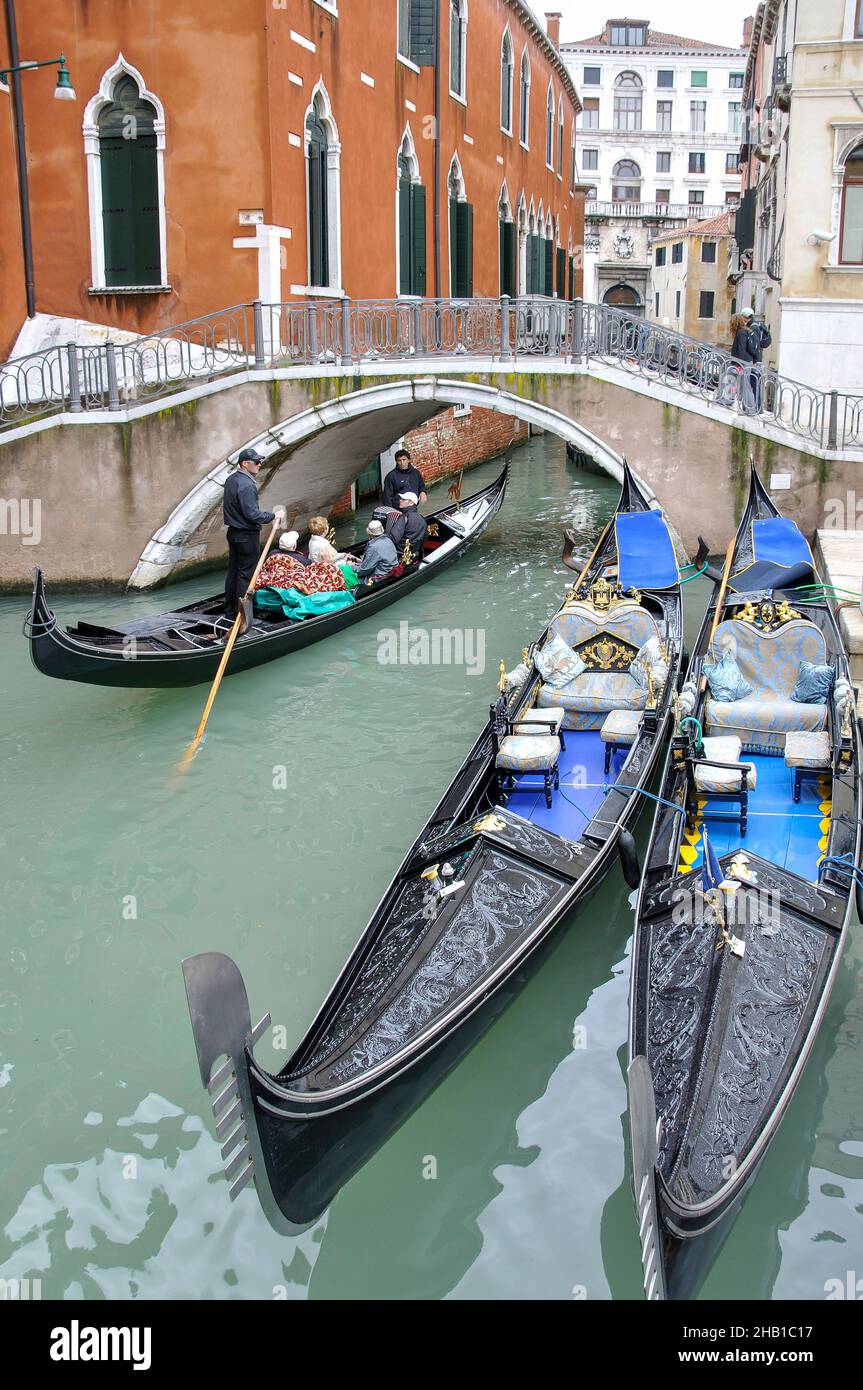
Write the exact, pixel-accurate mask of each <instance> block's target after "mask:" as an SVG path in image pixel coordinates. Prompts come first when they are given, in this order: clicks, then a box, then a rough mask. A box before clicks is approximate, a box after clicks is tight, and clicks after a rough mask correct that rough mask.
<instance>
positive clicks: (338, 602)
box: [255, 588, 355, 619]
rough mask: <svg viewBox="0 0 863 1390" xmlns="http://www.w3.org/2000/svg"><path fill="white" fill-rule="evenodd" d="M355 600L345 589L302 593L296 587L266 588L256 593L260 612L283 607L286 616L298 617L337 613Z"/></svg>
mask: <svg viewBox="0 0 863 1390" xmlns="http://www.w3.org/2000/svg"><path fill="white" fill-rule="evenodd" d="M354 601H355V600H354V596H353V594H348V593H345V592H344V590H340V591H339V592H338V593H335V594H301V593H298V591H297V590H296V589H273V588H264V589H259V590H258V592H257V593H256V594H255V608H256V609H257V610H258V611H259V612H265V611H266V610H267V609H269V610H271V611H272V610H273V609H281V611H282V612H283V613H284V615H285V617H286V618H296V619H301V618H319V617H320V616H321V614H323V613H336V612H337V611H338V610H339V609H340V608H350V606H351V604H352V603H354Z"/></svg>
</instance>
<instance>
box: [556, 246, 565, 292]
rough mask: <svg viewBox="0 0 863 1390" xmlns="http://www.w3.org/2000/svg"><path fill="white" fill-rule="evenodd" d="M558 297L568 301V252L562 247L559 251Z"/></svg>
mask: <svg viewBox="0 0 863 1390" xmlns="http://www.w3.org/2000/svg"><path fill="white" fill-rule="evenodd" d="M557 297H558V299H566V252H565V251H564V249H563V247H562V246H559V247H558V250H557Z"/></svg>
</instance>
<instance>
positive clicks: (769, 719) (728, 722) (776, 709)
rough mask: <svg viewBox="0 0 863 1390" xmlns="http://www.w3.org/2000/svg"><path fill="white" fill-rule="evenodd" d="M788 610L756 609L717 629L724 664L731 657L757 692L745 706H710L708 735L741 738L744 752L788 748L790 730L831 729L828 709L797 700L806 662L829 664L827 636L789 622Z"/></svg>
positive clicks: (777, 607)
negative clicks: (795, 691) (785, 613)
mask: <svg viewBox="0 0 863 1390" xmlns="http://www.w3.org/2000/svg"><path fill="white" fill-rule="evenodd" d="M781 610H782V605H781V604H780V605H777V604H773V603H767V604H762V605H761V608H760V610H759V612H758V613H757V614H756V613H755V610H754V609H753V608H752V606H751V605H750V606H749V607H748V608H747V609H744V610H743V612H745V613H746V614H747V617H745V618H743V619H741V618H740V617H737V618H728V619H726V620H725V621H724V622H721V623H720V624H719V626H718V627H717V629H716V634H715V637H714V642H713V651H714V654H715V656H716V657H717V658H718V657H719V656H721V654H722V653H723V651H726V650H728V651H730V652H731V653H732V655H733V656H734V658H735V660H736V661H737V665H738V666H739V668H740V673H741V675H742V676H743V678H744V680H746V681H748V683H749V684H750V685H751V686H752V691H751V693H750V694H749V695H746V696H745V697H744V698H743V699H741V700H733V701H727V700H726V701H723V700H714V699H713V698H712V697H711V696H709V695H708V698H707V700H706V701H705V705H704V733H705V735H729V734H730V735H736V736H737V737H738V738H739V739H740V740H741V743H742V744H743V746H744V747H756V748H759V749H764V750H767V749H775V750H776V751H777V752H778V751H781V750H782V749H783V748H784V746H785V735H786V733H788V732H789V731H790V730H800V731H818V730H821V729H824V728H825V727H826V721H827V707H826V705H808V704H801V703H800V702H799V701H796V700H792V698H791V692H792V691H793V689H794V685H795V682H796V680H797V674H798V671H799V669H800V663H801V661H811V662H813V663H814V664H816V665H818V664H823V663H824V662H825V661H826V659H827V658H826V646H825V642H824V634H823V633H822V631H821V629H820V628H819V627H816V625H815V624H814V623H810V622H808V621H807V620H806V619H804V618H800V617H799V616H796V615H795V616H793V617H790V618H785V619H783V617H782V615H781Z"/></svg>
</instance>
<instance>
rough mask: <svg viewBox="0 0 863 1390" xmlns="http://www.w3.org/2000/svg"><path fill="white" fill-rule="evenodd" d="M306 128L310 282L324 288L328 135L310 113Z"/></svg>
mask: <svg viewBox="0 0 863 1390" xmlns="http://www.w3.org/2000/svg"><path fill="white" fill-rule="evenodd" d="M306 130H307V132H308V140H309V157H308V184H309V186H308V207H309V283H310V284H311V285H315V286H318V287H319V288H321V289H324V288H326V287H328V286H329V283H330V270H329V267H330V258H329V244H328V237H329V226H328V223H329V218H328V208H327V134H326V131H325V130H324V127H323V126H322V124H321V122H320V121H319V120H318V118H317V116H315V115H311V116H309V118H308V120H307V122H306Z"/></svg>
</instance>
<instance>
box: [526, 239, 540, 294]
mask: <svg viewBox="0 0 863 1390" xmlns="http://www.w3.org/2000/svg"><path fill="white" fill-rule="evenodd" d="M541 246H542V239H541V238H540V237H538V236H534V234H533V233H531V234H530V236H529V237H528V239H527V293H528V294H541V293H542V289H541V284H542V265H541V261H540V256H541V250H540V248H541Z"/></svg>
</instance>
